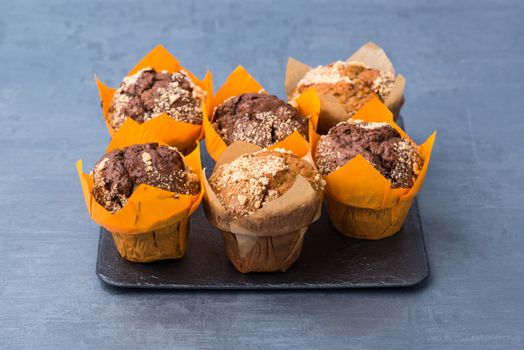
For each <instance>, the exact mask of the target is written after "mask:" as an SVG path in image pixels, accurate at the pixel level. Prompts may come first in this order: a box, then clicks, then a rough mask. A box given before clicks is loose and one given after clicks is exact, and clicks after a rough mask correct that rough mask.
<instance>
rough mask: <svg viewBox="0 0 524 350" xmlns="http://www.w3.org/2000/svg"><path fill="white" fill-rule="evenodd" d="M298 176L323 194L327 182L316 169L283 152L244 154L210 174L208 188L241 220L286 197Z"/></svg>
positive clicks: (228, 210) (229, 211)
mask: <svg viewBox="0 0 524 350" xmlns="http://www.w3.org/2000/svg"><path fill="white" fill-rule="evenodd" d="M297 175H301V176H303V177H304V178H305V179H306V180H307V181H308V182H309V183H310V184H311V186H312V187H313V189H314V190H315V191H318V192H322V190H323V186H324V181H323V180H322V177H321V176H320V174H319V173H318V171H317V170H316V169H315V167H314V166H313V165H312V164H310V163H308V162H307V161H305V160H303V159H301V158H299V157H298V156H296V155H294V154H293V153H290V152H287V151H285V150H280V149H276V150H261V151H259V152H255V153H250V154H245V155H243V156H241V157H239V158H237V159H235V160H234V161H232V162H231V163H228V164H224V165H222V166H220V167H219V168H217V169H216V170H215V171H214V172H213V174H212V175H211V177H210V179H209V185H210V186H211V188H212V189H213V191H214V192H215V194H216V196H217V198H218V200H219V201H220V203H221V204H222V206H223V207H224V208H225V210H226V211H227V212H228V213H229V214H230V215H231V216H232V217H234V218H238V217H242V216H245V215H248V214H250V213H252V212H254V211H256V210H257V209H260V208H262V207H263V206H264V205H266V204H268V203H269V202H271V201H272V200H274V199H276V198H278V197H280V196H281V195H283V194H284V193H285V192H286V191H287V190H289V189H290V188H291V186H293V184H294V182H295V179H296V177H297Z"/></svg>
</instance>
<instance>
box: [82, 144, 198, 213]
mask: <svg viewBox="0 0 524 350" xmlns="http://www.w3.org/2000/svg"><path fill="white" fill-rule="evenodd" d="M92 176H93V181H94V184H93V189H92V194H93V197H94V198H95V200H96V201H97V202H98V203H99V204H100V205H102V206H103V207H104V208H106V209H107V210H108V211H110V212H112V213H115V212H116V211H118V210H120V209H121V208H122V207H123V206H124V205H125V204H126V203H127V201H128V199H129V197H131V195H132V194H133V191H134V190H135V189H136V188H137V187H138V186H139V185H140V184H146V185H150V186H154V187H157V188H161V189H163V190H167V191H170V192H175V193H179V194H191V195H195V194H198V193H199V192H200V181H199V179H198V176H197V174H195V173H194V172H193V171H192V170H191V169H190V168H188V167H187V166H186V165H185V164H184V161H183V158H182V156H181V154H180V153H179V152H178V151H177V150H176V148H173V147H169V146H162V145H158V144H157V143H147V144H140V145H132V146H130V147H126V148H123V149H115V150H113V151H111V152H109V153H107V154H106V155H104V156H103V157H102V159H101V160H100V161H99V162H98V163H97V164H96V165H95V167H94V169H93V171H92Z"/></svg>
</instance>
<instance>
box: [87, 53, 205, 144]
mask: <svg viewBox="0 0 524 350" xmlns="http://www.w3.org/2000/svg"><path fill="white" fill-rule="evenodd" d="M147 67H151V68H154V69H155V70H157V71H162V70H166V71H168V72H169V73H174V72H179V71H181V70H184V71H185V72H186V73H187V74H188V75H189V77H190V78H191V80H192V81H193V83H195V84H196V85H198V86H199V87H200V88H202V90H204V91H205V92H206V99H205V100H204V101H202V111H203V114H204V115H205V114H209V113H210V111H211V101H212V96H213V78H212V74H211V72H209V71H208V72H207V73H206V76H205V77H204V79H202V80H200V79H198V78H197V77H196V76H195V75H194V74H193V73H191V72H190V71H189V70H187V69H185V68H184V67H183V66H182V65H181V64H180V63H179V61H178V60H177V59H176V58H175V57H174V56H173V55H171V54H170V53H169V51H167V50H166V49H165V48H164V47H163V46H162V45H158V46H157V47H155V48H154V49H153V50H152V51H151V52H150V53H149V54H147V55H146V56H145V57H144V58H143V59H142V60H141V61H140V62H139V63H138V64H137V65H136V66H135V67H134V68H133V69H132V70H131V71H130V72H129V73H128V76H129V75H133V74H135V73H136V72H138V71H139V70H141V69H143V68H147ZM95 78H96V77H95ZM96 83H97V86H98V92H99V94H100V101H101V105H102V111H103V114H104V120H105V123H106V126H107V131H108V132H109V135H111V136H113V134H114V133H115V130H114V129H113V128H112V126H111V123H110V121H109V107H110V106H111V102H112V100H113V95H114V94H115V91H116V89H114V88H110V87H108V86H106V85H105V84H104V83H102V82H101V81H100V80H99V79H98V78H96ZM140 127H141V128H144V129H145V130H147V131H148V132H150V133H152V134H155V135H157V136H158V137H159V139H160V140H162V141H164V142H166V143H167V144H169V145H170V146H175V147H177V148H178V149H179V150H181V151H183V150H185V149H187V148H188V147H191V146H192V145H193V144H194V143H195V141H197V140H199V139H201V138H202V137H203V135H204V132H203V129H202V125H195V124H191V123H184V122H179V121H176V120H174V119H173V118H171V117H169V116H168V115H167V114H165V113H164V114H161V115H159V116H157V117H155V118H152V119H150V120H148V121H146V122H144V123H142V124H140Z"/></svg>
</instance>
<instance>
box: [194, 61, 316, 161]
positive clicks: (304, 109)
mask: <svg viewBox="0 0 524 350" xmlns="http://www.w3.org/2000/svg"><path fill="white" fill-rule="evenodd" d="M260 92H263V93H265V90H264V88H263V87H262V86H261V85H260V84H259V83H258V82H257V81H256V80H255V79H254V78H253V77H252V76H251V74H249V72H248V71H247V70H246V69H245V68H244V67H242V66H238V67H237V68H236V69H235V70H234V71H233V72H232V73H231V74H230V75H229V77H228V78H227V79H226V81H225V82H224V85H222V87H220V89H219V90H218V91H217V94H216V95H215V96H214V97H213V102H212V109H211V110H212V111H214V109H215V108H216V107H217V106H219V105H221V104H222V103H224V102H225V101H226V100H228V99H229V98H231V97H235V96H238V95H241V94H246V93H260ZM294 107H295V108H296V109H297V110H298V112H299V113H300V114H301V115H303V116H305V117H308V118H309V122H308V130H309V135H308V136H311V134H312V133H314V132H315V130H316V128H317V122H318V115H319V113H320V99H319V97H318V94H317V92H316V91H315V90H314V89H308V90H307V91H304V93H302V94H301V95H300V96H299V97H298V98H297V99H296V105H295V106H294ZM212 117H213V116H212V114H209V115H205V116H204V120H203V126H204V134H205V142H206V149H207V151H208V153H209V154H210V155H211V158H213V159H214V160H217V159H218V158H219V157H220V155H221V154H222V152H224V150H225V149H226V148H227V145H226V142H225V141H224V140H223V139H222V137H221V136H220V135H219V134H218V132H217V131H216V130H215V128H214V127H213V125H212V123H213V120H212ZM298 135H299V136H300V137H302V136H301V135H300V133H298ZM290 137H291V135H290V136H288V137H287V138H290ZM302 138H303V137H302ZM285 140H286V139H284V140H283V141H285Z"/></svg>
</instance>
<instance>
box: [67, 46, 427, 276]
mask: <svg viewBox="0 0 524 350" xmlns="http://www.w3.org/2000/svg"><path fill="white" fill-rule="evenodd" d="M96 82H97V85H98V89H99V93H100V99H101V107H102V114H103V116H104V120H105V122H106V126H107V129H108V132H109V135H110V136H111V140H110V142H109V145H108V147H107V149H106V152H105V154H104V155H102V156H101V157H100V160H99V161H98V162H97V163H96V164H95V165H94V167H93V168H92V170H91V171H90V172H88V173H84V171H83V165H82V161H81V160H80V161H78V162H77V170H78V174H79V178H80V183H81V187H82V192H83V196H84V199H85V203H86V207H87V209H88V213H89V215H90V217H91V219H92V220H93V221H95V222H96V223H97V224H99V225H100V226H102V227H104V228H105V229H106V230H107V231H108V232H110V233H111V235H112V237H113V240H114V243H115V246H116V249H117V250H118V252H119V253H120V255H121V256H122V258H124V259H126V260H129V261H132V262H137V263H146V262H153V261H159V260H166V259H180V258H182V257H183V256H184V254H185V252H186V249H191V239H190V236H191V234H190V231H191V229H190V218H191V215H192V214H193V213H194V212H195V211H196V210H197V209H198V208H199V206H200V204H201V202H202V204H203V209H204V212H205V215H206V217H207V219H208V222H209V224H210V225H211V226H212V227H213V230H214V232H215V233H214V234H220V235H221V236H222V237H223V242H224V248H225V255H226V256H227V258H228V260H229V261H230V262H231V264H232V265H233V266H234V267H235V268H236V269H237V270H238V271H239V272H241V273H249V272H277V271H281V272H285V271H287V270H288V269H289V268H290V267H291V266H292V265H293V263H294V262H295V261H296V260H297V259H298V258H299V256H300V253H301V251H302V246H303V244H304V237H305V235H306V234H307V232H308V227H309V226H310V225H311V224H312V223H313V222H315V221H316V220H318V218H319V217H320V215H322V208H323V206H324V207H325V209H326V213H325V214H324V215H329V217H330V219H331V221H332V223H333V225H334V227H336V229H337V230H338V231H339V232H340V234H342V235H345V236H348V237H351V238H344V239H367V240H378V239H383V238H386V237H388V236H391V235H394V234H395V233H397V232H398V231H399V230H400V229H401V227H402V225H403V223H404V220H405V218H406V216H407V213H408V212H409V209H410V207H411V205H412V203H413V199H414V198H415V196H416V195H417V193H418V191H419V190H420V188H421V187H422V184H423V182H424V178H425V176H426V173H427V169H428V165H429V162H430V156H431V150H432V147H433V143H434V140H435V136H436V135H435V133H433V134H432V135H431V136H430V137H429V138H428V139H427V140H426V141H425V142H424V143H422V144H420V145H417V144H416V143H415V142H414V141H413V140H412V139H411V138H410V137H409V136H408V135H407V134H406V133H405V132H404V131H403V130H402V128H401V127H400V126H399V125H397V124H396V122H395V120H396V118H397V116H398V114H399V112H400V109H401V107H402V105H403V103H404V85H405V80H404V78H403V77H402V75H400V74H398V75H396V74H395V71H394V69H393V65H392V63H391V62H390V61H389V59H388V57H387V56H386V54H385V53H384V51H383V50H382V49H381V48H380V47H378V46H377V45H375V44H373V43H368V44H366V45H364V46H363V47H361V48H360V49H359V50H358V51H356V52H355V53H354V54H353V55H351V56H350V57H349V58H348V59H347V60H345V61H342V60H338V61H335V62H334V63H328V64H326V65H322V66H318V67H316V68H312V67H310V66H308V65H306V64H304V63H301V62H299V61H298V60H295V59H292V58H290V59H289V61H288V66H287V72H286V79H285V89H286V94H287V101H286V100H282V99H280V98H279V97H277V96H275V95H271V94H270V93H267V92H266V91H265V90H264V88H263V87H262V86H261V85H260V84H259V83H258V82H257V81H256V80H255V79H254V78H253V77H252V76H251V75H250V74H249V73H248V72H247V70H246V69H245V68H243V67H242V66H238V67H237V68H236V69H235V70H234V71H233V72H232V73H231V74H230V75H229V76H228V78H227V79H226V81H225V82H224V83H223V85H222V86H221V87H220V88H219V89H218V91H217V92H216V93H214V92H213V82H212V75H211V73H210V72H208V73H207V74H206V76H205V78H204V79H202V80H200V79H198V78H197V77H196V76H195V75H193V74H192V73H191V72H190V71H189V70H187V69H186V68H184V67H183V66H182V65H181V64H180V63H179V61H178V60H177V59H176V58H175V57H173V56H172V55H171V54H170V53H169V52H168V51H167V50H166V49H165V48H164V47H163V46H157V47H156V48H155V49H153V50H152V51H151V52H150V53H149V54H148V55H146V56H145V57H144V58H143V59H142V60H141V61H140V62H139V63H138V64H137V65H136V66H135V67H134V68H133V69H132V70H131V71H130V72H129V74H128V75H127V76H126V77H124V79H123V80H122V83H121V84H120V86H119V87H118V88H116V89H113V88H109V87H107V86H106V85H105V84H103V83H102V82H101V81H100V80H98V78H97V79H96ZM201 141H202V142H203V143H205V150H206V151H207V153H208V154H209V155H210V156H211V158H212V159H213V160H214V161H215V163H214V165H209V164H208V165H209V167H208V168H207V169H205V168H204V169H203V167H202V163H201V161H202V160H201V159H202V158H201V147H200V146H201V145H200V143H201ZM202 151H203V149H202ZM341 237H343V236H341Z"/></svg>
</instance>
